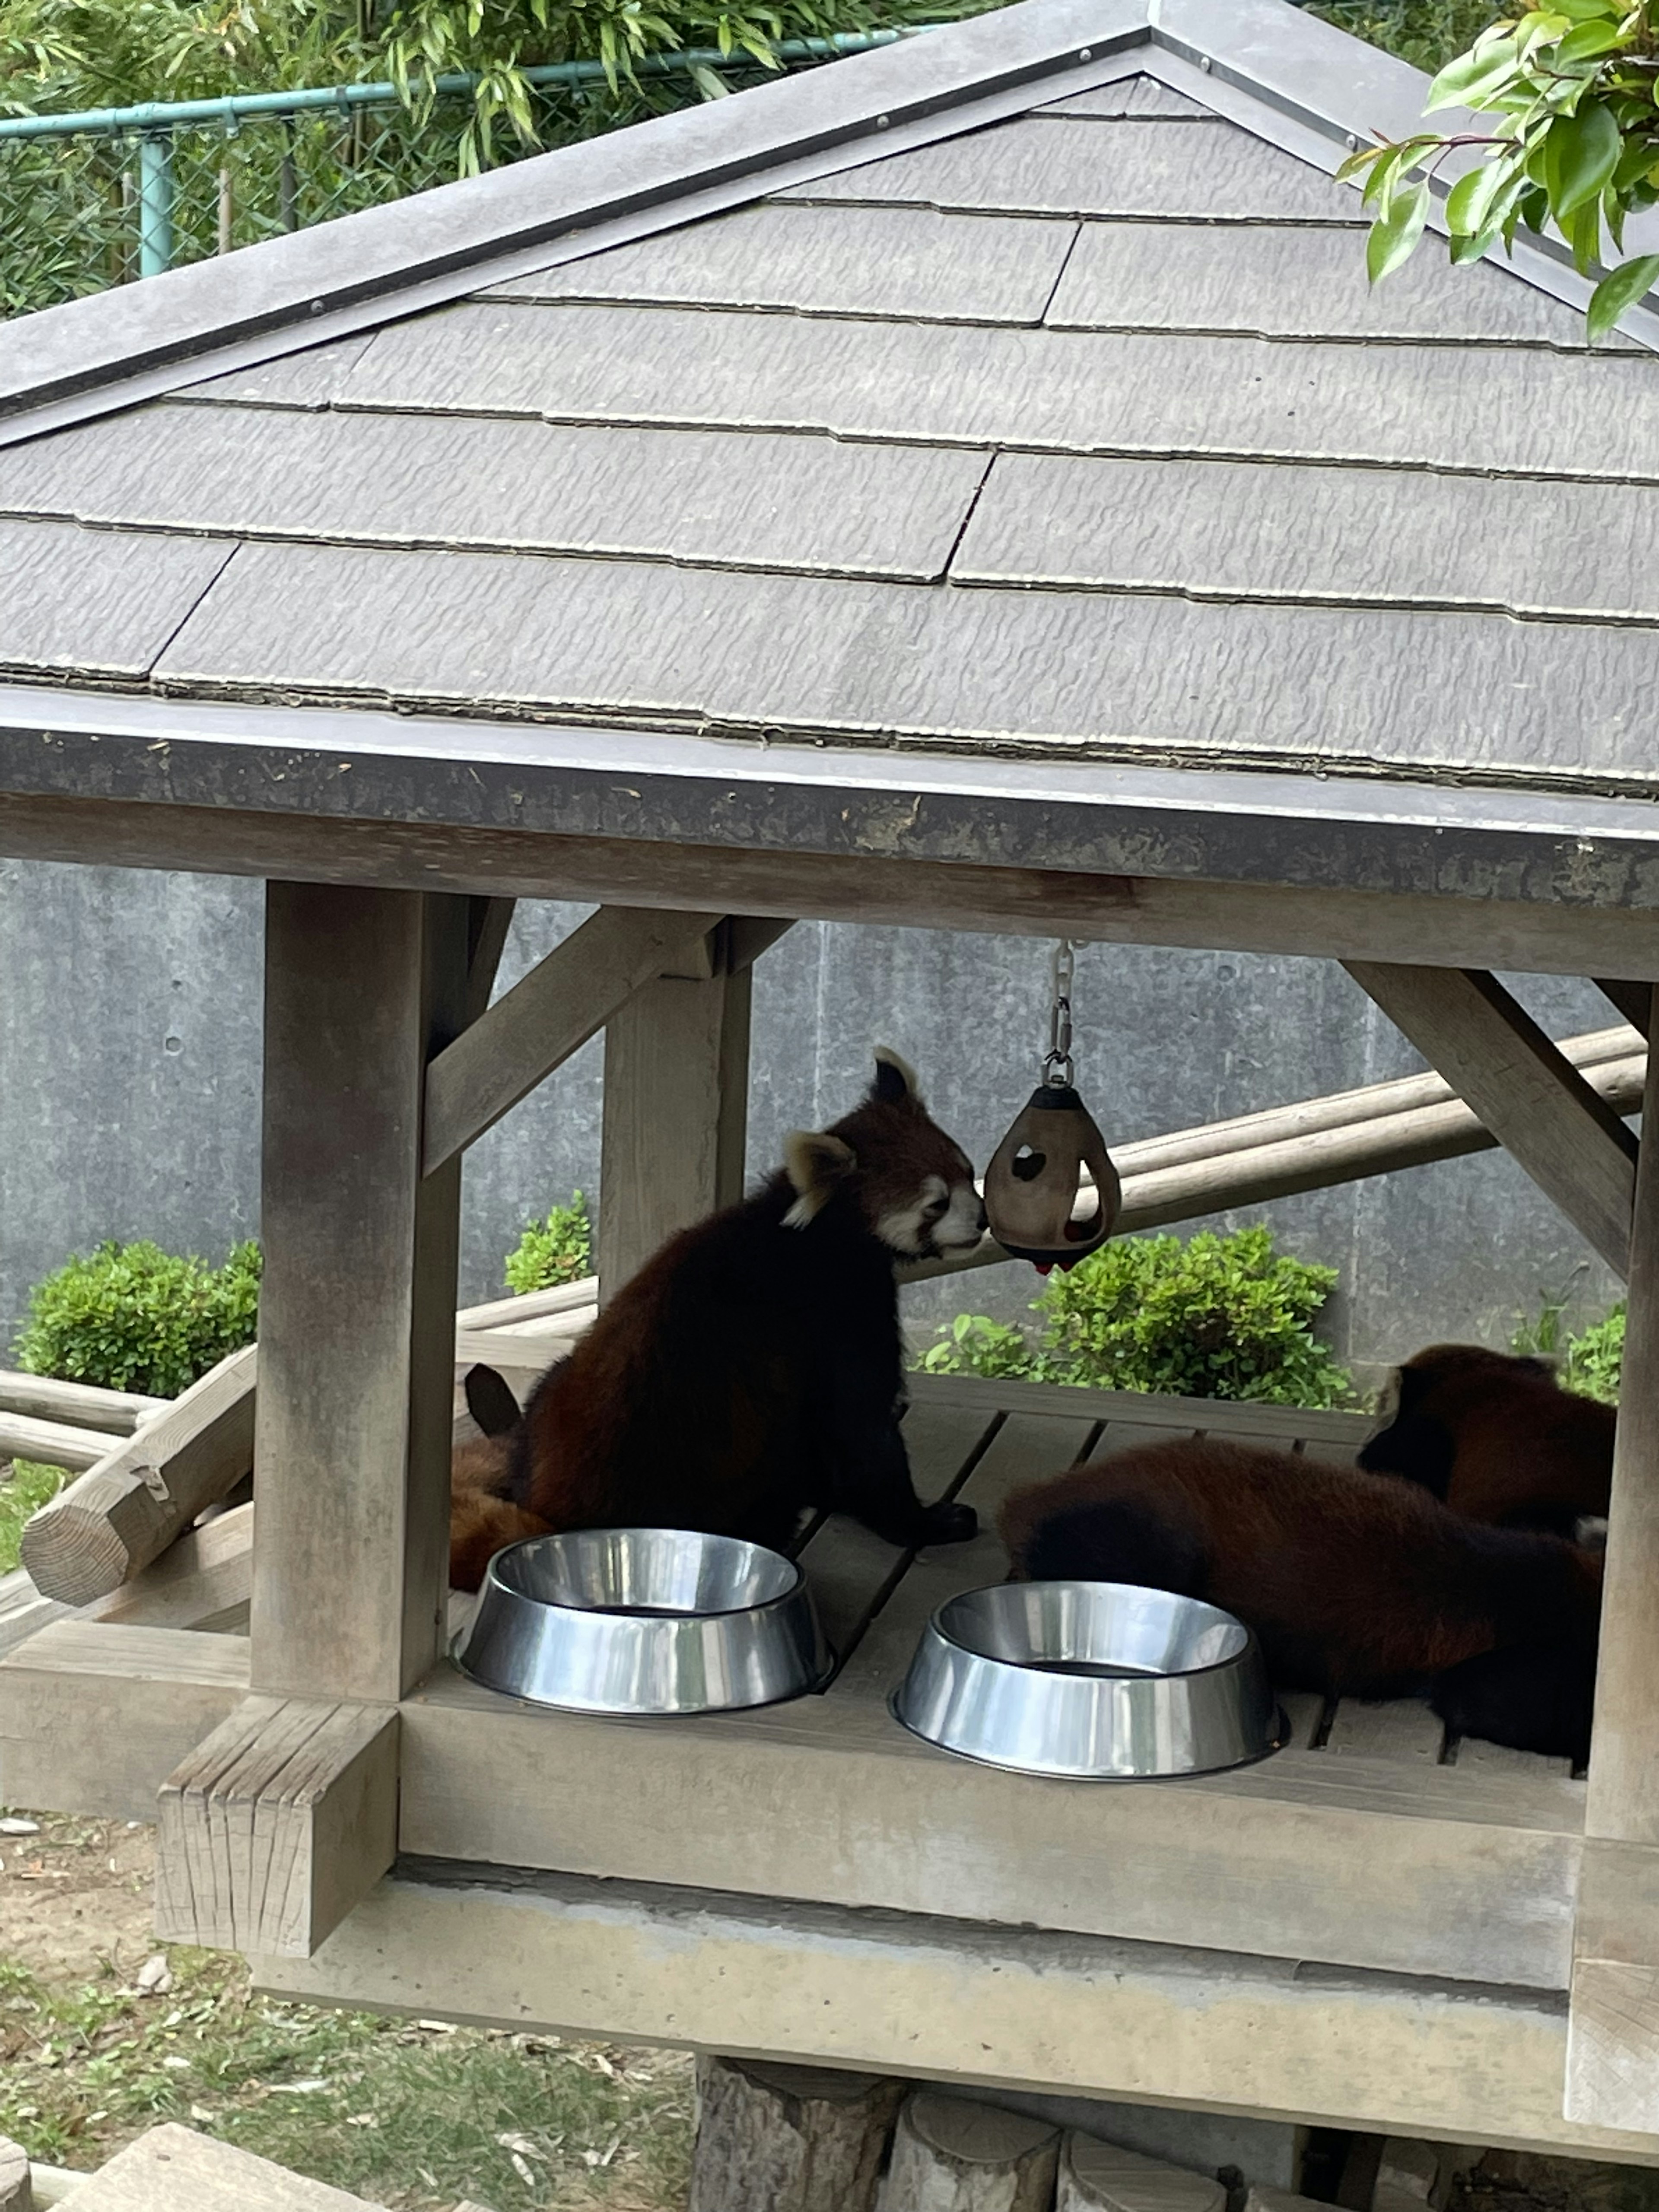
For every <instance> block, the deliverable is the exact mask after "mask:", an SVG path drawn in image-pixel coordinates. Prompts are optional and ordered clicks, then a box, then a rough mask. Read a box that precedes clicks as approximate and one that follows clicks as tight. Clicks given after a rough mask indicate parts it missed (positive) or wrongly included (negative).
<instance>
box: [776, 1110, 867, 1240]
mask: <svg viewBox="0 0 1659 2212" xmlns="http://www.w3.org/2000/svg"><path fill="white" fill-rule="evenodd" d="M857 1166H858V1156H857V1154H856V1153H855V1152H854V1150H853V1147H852V1146H850V1145H844V1144H842V1140H841V1139H840V1138H839V1137H832V1136H831V1135H830V1134H829V1131H828V1130H826V1129H797V1130H795V1131H794V1132H793V1134H792V1135H790V1136H787V1137H786V1138H785V1139H784V1140H783V1169H784V1173H785V1174H786V1175H787V1176H788V1178H789V1182H790V1185H791V1188H793V1191H794V1193H795V1202H794V1204H793V1206H791V1207H790V1209H789V1211H788V1212H787V1213H786V1214H785V1215H784V1217H783V1225H784V1227H785V1228H786V1229H805V1227H806V1225H807V1224H808V1223H809V1222H811V1221H815V1220H816V1219H817V1217H818V1215H819V1214H820V1213H822V1212H823V1209H824V1207H825V1206H827V1205H828V1204H829V1200H830V1199H831V1198H832V1197H833V1196H834V1194H835V1189H836V1184H837V1183H838V1182H845V1181H846V1179H847V1177H848V1176H850V1175H851V1174H852V1173H853V1172H854V1170H855V1169H856V1168H857Z"/></svg>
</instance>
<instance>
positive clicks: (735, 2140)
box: [0, 2058, 904, 2212]
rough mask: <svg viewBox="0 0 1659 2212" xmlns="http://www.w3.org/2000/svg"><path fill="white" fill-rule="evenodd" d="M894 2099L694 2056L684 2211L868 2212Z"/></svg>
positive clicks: (890, 2086) (840, 2079)
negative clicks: (692, 2142)
mask: <svg viewBox="0 0 1659 2212" xmlns="http://www.w3.org/2000/svg"><path fill="white" fill-rule="evenodd" d="M903 2095H904V2084H903V2083H902V2081H895V2080H894V2079H893V2077H892V2076H891V2075H878V2074H853V2073H847V2072H843V2071H842V2069H840V2068H839V2067H830V2066H766V2065H757V2064H754V2063H744V2062H743V2061H741V2060H738V2059H735V2058H702V2059H700V2060H699V2061H698V2063H697V2140H696V2148H695V2149H694V2151H693V2153H692V2157H691V2194H690V2200H689V2202H688V2204H687V2212H874V2208H875V2204H876V2192H877V2190H878V2187H879V2185H880V2181H881V2174H882V2168H883V2166H884V2164H885V2163H886V2158H887V2146H888V2144H889V2143H890V2142H891V2141H892V2136H893V2123H894V2121H895V2120H896V2118H897V2117H898V2108H899V2104H900V2101H901V2100H902V2097H903ZM0 2212H3V2207H0Z"/></svg>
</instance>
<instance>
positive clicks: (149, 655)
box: [0, 520, 232, 677]
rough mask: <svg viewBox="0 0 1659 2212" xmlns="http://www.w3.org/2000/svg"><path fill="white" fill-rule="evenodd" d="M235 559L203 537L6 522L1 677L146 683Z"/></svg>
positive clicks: (0, 557) (1, 538) (0, 526)
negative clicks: (55, 675) (92, 677)
mask: <svg viewBox="0 0 1659 2212" xmlns="http://www.w3.org/2000/svg"><path fill="white" fill-rule="evenodd" d="M231 551H232V549H231V547H229V546H228V545H227V544H224V543H223V542H222V541H221V542H217V543H216V542H214V541H212V540H210V539H205V538H153V537H149V536H147V535H141V534H139V533H137V532H131V533H126V532H116V531H101V530H100V531H86V530H77V529H76V528H75V527H74V526H73V525H72V524H65V523H59V522H21V521H6V520H0V606H3V607H4V609H5V611H6V627H5V633H4V637H3V641H0V669H3V670H9V669H14V668H17V669H24V668H27V669H53V670H57V671H59V672H61V673H67V672H68V671H70V670H73V671H76V672H85V673H88V674H92V673H96V674H100V675H106V676H126V677H143V676H145V675H147V674H148V672H149V667H150V664H151V663H152V662H153V661H154V659H155V656H156V654H157V653H160V652H161V648H162V647H164V646H165V645H166V643H167V640H168V638H170V637H171V636H172V635H173V632H174V631H175V630H176V629H178V627H179V623H181V622H183V621H184V619H185V617H186V615H188V614H189V612H190V611H191V607H192V606H193V605H195V604H196V601H197V599H200V597H201V595H202V593H203V592H204V591H205V590H206V589H207V587H208V586H209V585H210V583H211V582H212V580H213V579H214V578H215V577H216V575H217V574H219V572H220V570H221V569H222V568H223V567H224V565H225V563H226V562H227V561H228V560H229V558H230V556H231Z"/></svg>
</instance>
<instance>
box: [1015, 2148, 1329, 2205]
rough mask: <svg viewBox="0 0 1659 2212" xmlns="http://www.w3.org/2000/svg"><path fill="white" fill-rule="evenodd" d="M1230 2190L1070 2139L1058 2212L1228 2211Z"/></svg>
mask: <svg viewBox="0 0 1659 2212" xmlns="http://www.w3.org/2000/svg"><path fill="white" fill-rule="evenodd" d="M1299 2201H1300V2200H1297V2199H1286V2203H1287V2204H1288V2203H1299ZM1226 2203H1227V2192H1226V2191H1225V2189H1224V2188H1223V2187H1222V2186H1221V2184H1220V2183H1219V2182H1218V2181H1212V2179H1210V2177H1209V2176H1208V2175H1207V2174H1204V2173H1188V2172H1187V2171H1186V2169H1185V2168H1184V2167H1182V2166H1165V2165H1164V2164H1163V2163H1162V2161H1161V2160H1158V2159H1155V2158H1142V2157H1141V2156H1140V2154H1139V2152H1138V2151H1133V2150H1120V2149H1119V2148H1118V2147H1117V2145H1116V2144H1115V2143H1107V2142H1097V2141H1096V2140H1095V2139H1094V2137H1093V2136H1083V2135H1068V2136H1066V2145H1065V2148H1064V2150H1063V2151H1062V2153H1061V2154H1060V2184H1059V2187H1058V2189H1057V2191H1056V2192H1055V2196H1054V2212H1226Z"/></svg>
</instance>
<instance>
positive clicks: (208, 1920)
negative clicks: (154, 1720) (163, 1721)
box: [155, 1697, 398, 1959]
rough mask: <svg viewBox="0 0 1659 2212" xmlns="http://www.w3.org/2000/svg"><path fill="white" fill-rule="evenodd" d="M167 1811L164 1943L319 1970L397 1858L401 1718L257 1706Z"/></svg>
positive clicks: (241, 1710)
mask: <svg viewBox="0 0 1659 2212" xmlns="http://www.w3.org/2000/svg"><path fill="white" fill-rule="evenodd" d="M157 1803H158V1816H157V1817H158V1826H157V1832H156V1840H155V1932H156V1934H157V1935H158V1936H160V1937H161V1940H162V1941H163V1942H170V1943H199V1944H202V1945H204V1947H205V1948H208V1949H209V1950H216V1951H257V1952H258V1953H259V1954H261V1955H263V1956H265V1957H270V1958H279V1959H308V1958H310V1957H311V1956H312V1955H313V1953H314V1952H315V1951H316V1949H317V1948H318V1946H319V1944H320V1943H322V1942H324V1941H325V1938H326V1937H328V1936H331V1935H332V1933H333V1932H334V1930H335V1929H336V1928H337V1927H338V1926H339V1924H340V1923H341V1921H342V1920H343V1919H344V1918H345V1916H346V1914H347V1913H348V1912H349V1911H351V1909H352V1907H353V1906H354V1905H356V1904H357V1903H358V1902H359V1901H360V1900H361V1899H362V1898H363V1897H365V1896H367V1894H368V1892H369V1891H370V1890H371V1889H372V1888H373V1887H374V1884H375V1883H376V1882H377V1881H379V1880H380V1876H381V1875H383V1874H384V1873H385V1872H386V1869H387V1868H388V1867H390V1865H391V1864H392V1860H393V1858H394V1857H396V1855H397V1849H398V1715H397V1712H396V1711H395V1709H393V1708H391V1707H388V1706H385V1705H338V1704H333V1703H331V1702H329V1701H328V1700H326V1699H314V1698H264V1697H251V1698H248V1699H245V1700H244V1702H243V1703H242V1704H241V1705H239V1706H238V1707H237V1709H236V1711H234V1713H232V1714H231V1715H230V1716H229V1717H228V1719H227V1720H225V1721H224V1722H222V1723H221V1724H220V1726H219V1727H218V1728H216V1729H214V1731H213V1733H212V1735H210V1736H209V1737H208V1738H207V1739H206V1740H205V1741H204V1742H202V1743H200V1744H198V1745H197V1747H196V1748H195V1749H194V1750H193V1751H192V1752H191V1753H190V1755H189V1757H188V1758H186V1759H182V1760H180V1762H179V1765H177V1766H176V1767H175V1768H174V1769H173V1772H172V1773H171V1774H170V1775H169V1776H168V1777H167V1780H166V1781H165V1782H164V1783H163V1784H162V1785H161V1792H160V1795H159V1797H158V1801H157Z"/></svg>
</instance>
